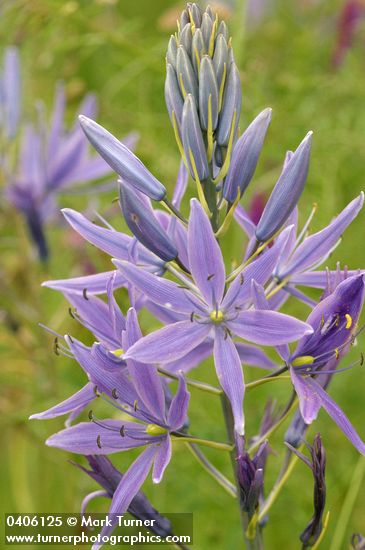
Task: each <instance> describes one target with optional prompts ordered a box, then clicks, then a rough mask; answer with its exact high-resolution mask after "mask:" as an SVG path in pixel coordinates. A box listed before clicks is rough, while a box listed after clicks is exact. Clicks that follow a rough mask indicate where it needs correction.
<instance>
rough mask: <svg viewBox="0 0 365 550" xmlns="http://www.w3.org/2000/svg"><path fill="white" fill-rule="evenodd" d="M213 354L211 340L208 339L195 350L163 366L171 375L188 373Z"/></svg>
mask: <svg viewBox="0 0 365 550" xmlns="http://www.w3.org/2000/svg"><path fill="white" fill-rule="evenodd" d="M212 352H213V339H211V338H210V339H208V340H206V341H205V342H203V343H202V344H199V346H197V347H196V348H195V349H193V350H192V351H190V352H189V353H187V354H186V355H184V356H183V357H181V358H180V359H177V360H176V361H172V363H168V364H166V365H165V366H164V368H165V369H166V370H168V371H169V372H172V373H177V372H179V371H182V372H184V373H186V372H189V371H190V370H191V369H193V368H195V367H198V366H199V365H200V364H201V363H202V362H203V361H205V360H206V359H208V357H210V356H211V355H212Z"/></svg>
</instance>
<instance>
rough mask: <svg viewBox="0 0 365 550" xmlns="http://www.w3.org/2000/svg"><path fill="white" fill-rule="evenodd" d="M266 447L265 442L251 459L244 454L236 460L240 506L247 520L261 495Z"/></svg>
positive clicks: (253, 511) (254, 509) (266, 443)
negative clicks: (245, 513)
mask: <svg viewBox="0 0 365 550" xmlns="http://www.w3.org/2000/svg"><path fill="white" fill-rule="evenodd" d="M267 445H268V442H267V441H265V442H264V443H262V444H261V445H260V447H259V449H258V451H257V453H256V455H255V456H254V458H253V459H251V458H250V457H249V455H248V453H245V452H244V453H242V454H241V455H239V457H238V458H237V479H238V483H239V488H240V505H241V508H242V510H244V511H245V512H247V514H248V517H249V519H251V518H252V516H253V515H254V513H255V511H256V509H257V507H258V505H259V499H260V496H261V495H262V493H263V486H264V465H265V461H266V456H267V452H268V450H267Z"/></svg>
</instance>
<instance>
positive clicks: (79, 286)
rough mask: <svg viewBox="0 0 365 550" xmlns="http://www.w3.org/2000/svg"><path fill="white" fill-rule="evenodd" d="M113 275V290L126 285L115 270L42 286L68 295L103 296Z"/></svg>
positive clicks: (56, 281) (48, 282) (50, 282)
mask: <svg viewBox="0 0 365 550" xmlns="http://www.w3.org/2000/svg"><path fill="white" fill-rule="evenodd" d="M114 274H115V278H114V284H113V288H114V289H116V288H120V287H122V286H124V285H125V284H126V280H125V279H124V278H123V277H122V274H121V273H120V272H119V271H118V270H117V269H115V270H113V271H105V272H104V273H96V274H95V275H86V276H81V277H73V278H70V279H58V280H54V281H45V282H44V283H42V286H45V287H47V288H52V289H54V290H60V291H61V292H67V293H68V294H71V293H72V294H82V295H83V296H85V295H86V296H88V295H93V294H104V293H105V292H106V288H107V284H108V281H109V280H110V277H111V276H112V275H114Z"/></svg>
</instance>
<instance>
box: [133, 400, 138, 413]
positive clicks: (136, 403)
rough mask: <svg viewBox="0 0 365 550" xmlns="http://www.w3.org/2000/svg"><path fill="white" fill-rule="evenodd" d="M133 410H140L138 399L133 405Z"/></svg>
mask: <svg viewBox="0 0 365 550" xmlns="http://www.w3.org/2000/svg"><path fill="white" fill-rule="evenodd" d="M133 408H134V410H135V412H137V409H138V401H137V399H136V400H135V402H134V403H133Z"/></svg>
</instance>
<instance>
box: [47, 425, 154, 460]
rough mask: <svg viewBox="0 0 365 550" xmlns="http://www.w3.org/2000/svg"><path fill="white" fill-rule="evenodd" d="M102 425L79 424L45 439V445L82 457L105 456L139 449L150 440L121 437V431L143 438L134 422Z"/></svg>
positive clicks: (141, 429)
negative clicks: (135, 448)
mask: <svg viewBox="0 0 365 550" xmlns="http://www.w3.org/2000/svg"><path fill="white" fill-rule="evenodd" d="M103 425H104V426H105V427H103V428H102V427H100V426H98V425H97V424H95V423H94V422H80V423H79V424H76V425H75V426H72V427H71V428H66V429H65V430H61V431H60V432H58V433H55V434H54V435H51V437H49V438H48V439H47V441H46V445H48V446H49V447H57V448H58V449H63V450H64V451H70V452H71V453H77V454H82V455H100V454H101V455H105V454H111V453H118V452H120V451H126V450H127V449H133V448H134V447H141V446H143V445H146V444H147V443H149V441H150V439H151V437H149V436H148V435H146V438H145V439H142V438H141V439H135V437H129V436H128V435H124V436H122V435H121V430H124V431H128V430H130V431H132V432H133V435H136V434H137V432H138V433H139V436H140V437H142V436H143V434H144V433H145V432H144V426H142V425H139V424H137V423H134V422H122V421H120V420H104V421H103ZM99 436H100V437H99Z"/></svg>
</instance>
